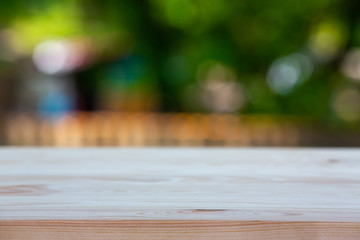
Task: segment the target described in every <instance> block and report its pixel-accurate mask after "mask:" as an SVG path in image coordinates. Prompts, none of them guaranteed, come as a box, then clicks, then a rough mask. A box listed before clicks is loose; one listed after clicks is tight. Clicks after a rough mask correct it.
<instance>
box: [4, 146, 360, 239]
mask: <svg viewBox="0 0 360 240" xmlns="http://www.w3.org/2000/svg"><path fill="white" fill-rule="evenodd" d="M359 183H360V150H359V149H337V150H334V149H281V148H272V149H266V148H256V149H246V148H244V149H235V148H223V149H216V148H211V149H201V148H181V149H171V148H163V149H156V148H145V149H141V148H130V149H126V148H123V149H119V148H118V149H116V148H103V149H91V148H86V149H51V148H42V149H35V148H2V149H0V239H119V238H121V239H169V238H171V239H360V187H359V186H360V185H359Z"/></svg>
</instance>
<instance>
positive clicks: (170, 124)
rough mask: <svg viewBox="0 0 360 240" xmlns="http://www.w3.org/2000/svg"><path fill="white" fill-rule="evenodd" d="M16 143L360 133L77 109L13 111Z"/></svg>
mask: <svg viewBox="0 0 360 240" xmlns="http://www.w3.org/2000/svg"><path fill="white" fill-rule="evenodd" d="M4 124H5V126H4V129H5V136H4V138H5V141H3V142H5V144H6V145H15V146H357V145H359V143H360V141H359V138H358V137H357V136H355V137H354V136H345V137H344V136H338V135H336V136H335V135H333V134H329V133H324V132H322V131H319V130H318V128H316V127H314V126H312V125H308V124H303V123H301V122H299V121H297V120H295V119H289V118H280V117H277V118H276V117H275V118H274V117H266V116H237V115H227V114H183V113H174V114H160V113H112V112H96V113H72V114H69V115H66V116H64V117H62V118H60V119H56V121H54V120H51V119H46V118H41V117H38V116H35V115H31V114H11V115H8V116H7V117H6V121H5V123H4Z"/></svg>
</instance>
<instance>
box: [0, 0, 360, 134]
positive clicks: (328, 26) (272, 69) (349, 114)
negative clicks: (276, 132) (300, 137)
mask: <svg viewBox="0 0 360 240" xmlns="http://www.w3.org/2000/svg"><path fill="white" fill-rule="evenodd" d="M359 10H360V2H359V1H356V0H293V1H288V0H273V1H266V0H246V1H230V0H211V1H208V0H139V1H133V0H102V1H95V0H62V1H50V0H34V1H23V0H21V1H20V0H12V1H7V2H4V1H2V2H1V7H0V88H1V90H0V105H1V108H2V110H4V111H35V112H37V113H38V114H40V115H44V116H50V117H55V118H56V117H57V116H59V114H63V113H66V112H68V111H97V110H111V111H160V112H200V113H235V114H268V115H287V116H288V115H289V116H297V117H300V118H311V119H315V120H317V121H320V122H321V123H323V124H324V125H325V126H328V127H330V128H333V127H335V128H343V127H344V128H356V127H357V125H358V123H359V121H360V88H359V84H360V48H359V46H360V15H359V14H358V11H359Z"/></svg>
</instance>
